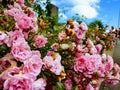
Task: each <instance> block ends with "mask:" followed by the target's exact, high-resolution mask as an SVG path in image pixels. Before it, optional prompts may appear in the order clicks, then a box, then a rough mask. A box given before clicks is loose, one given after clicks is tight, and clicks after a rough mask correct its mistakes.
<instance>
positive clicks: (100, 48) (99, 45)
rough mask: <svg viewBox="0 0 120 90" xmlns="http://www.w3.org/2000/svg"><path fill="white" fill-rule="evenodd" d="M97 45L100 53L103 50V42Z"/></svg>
mask: <svg viewBox="0 0 120 90" xmlns="http://www.w3.org/2000/svg"><path fill="white" fill-rule="evenodd" d="M95 47H96V49H97V53H98V54H99V53H100V52H101V50H102V48H103V46H102V45H101V44H97V45H96V46H95Z"/></svg>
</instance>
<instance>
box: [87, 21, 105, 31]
mask: <svg viewBox="0 0 120 90" xmlns="http://www.w3.org/2000/svg"><path fill="white" fill-rule="evenodd" d="M89 27H90V28H95V27H96V28H98V29H104V25H103V22H102V21H101V20H95V21H93V22H91V23H90V24H89Z"/></svg>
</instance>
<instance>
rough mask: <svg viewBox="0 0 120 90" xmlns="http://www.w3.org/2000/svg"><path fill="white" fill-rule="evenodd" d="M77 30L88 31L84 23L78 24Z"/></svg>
mask: <svg viewBox="0 0 120 90" xmlns="http://www.w3.org/2000/svg"><path fill="white" fill-rule="evenodd" d="M79 28H80V29H82V30H84V31H87V30H88V27H87V25H86V24H85V23H84V22H82V23H81V24H80V26H79Z"/></svg>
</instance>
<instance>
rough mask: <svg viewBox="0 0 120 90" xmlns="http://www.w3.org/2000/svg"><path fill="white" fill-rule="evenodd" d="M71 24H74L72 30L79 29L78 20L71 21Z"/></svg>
mask: <svg viewBox="0 0 120 90" xmlns="http://www.w3.org/2000/svg"><path fill="white" fill-rule="evenodd" d="M72 24H73V25H74V28H73V30H75V31H77V30H79V23H78V22H76V21H73V22H72Z"/></svg>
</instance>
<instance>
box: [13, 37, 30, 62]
mask: <svg viewBox="0 0 120 90" xmlns="http://www.w3.org/2000/svg"><path fill="white" fill-rule="evenodd" d="M11 53H12V55H13V57H14V58H15V59H16V60H18V61H20V62H23V61H25V60H26V59H28V58H29V57H30V55H31V53H30V47H29V45H28V43H27V42H26V41H25V39H24V38H18V39H17V40H15V41H14V43H13V45H12V48H11Z"/></svg>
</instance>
